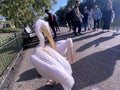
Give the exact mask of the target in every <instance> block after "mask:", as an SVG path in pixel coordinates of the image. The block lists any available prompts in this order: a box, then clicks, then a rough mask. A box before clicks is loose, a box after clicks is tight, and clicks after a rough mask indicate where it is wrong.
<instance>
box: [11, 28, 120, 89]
mask: <svg viewBox="0 0 120 90" xmlns="http://www.w3.org/2000/svg"><path fill="white" fill-rule="evenodd" d="M83 33H84V35H81V36H76V37H75V36H74V34H73V33H72V31H71V32H68V29H67V28H61V33H58V35H59V36H58V39H65V38H66V37H72V38H73V41H74V52H75V63H73V64H72V69H73V77H74V79H75V85H74V87H73V89H72V90H120V61H119V60H120V34H115V33H114V32H102V31H87V32H83ZM33 49H34V48H29V49H27V50H24V52H23V57H22V58H23V61H22V63H21V66H20V69H19V71H18V73H17V74H16V76H15V79H14V81H13V83H12V86H13V89H12V90H63V89H62V87H61V85H59V84H58V85H56V86H54V87H45V83H46V78H45V77H42V76H38V74H37V72H36V71H35V69H34V67H33V66H32V64H31V62H30V60H29V56H30V55H31V53H32V51H33Z"/></svg>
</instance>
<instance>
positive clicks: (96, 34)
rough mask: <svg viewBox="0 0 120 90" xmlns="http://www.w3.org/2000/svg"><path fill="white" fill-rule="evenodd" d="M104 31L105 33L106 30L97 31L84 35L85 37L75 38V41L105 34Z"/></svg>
mask: <svg viewBox="0 0 120 90" xmlns="http://www.w3.org/2000/svg"><path fill="white" fill-rule="evenodd" d="M89 33H92V32H89ZM103 33H104V32H98V33H95V34H92V35H87V36H83V37H80V38H77V39H74V40H73V42H77V41H80V40H84V39H88V38H92V37H95V36H98V35H100V34H103Z"/></svg>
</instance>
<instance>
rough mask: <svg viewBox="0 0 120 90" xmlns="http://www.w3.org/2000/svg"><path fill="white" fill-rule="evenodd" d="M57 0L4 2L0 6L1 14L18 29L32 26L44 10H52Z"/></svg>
mask: <svg viewBox="0 0 120 90" xmlns="http://www.w3.org/2000/svg"><path fill="white" fill-rule="evenodd" d="M51 3H56V0H52V1H50V0H3V1H2V2H1V5H0V14H1V15H2V16H5V17H6V20H7V21H11V22H13V23H14V24H15V26H16V27H24V26H25V25H26V24H31V23H32V22H33V21H34V20H35V19H36V18H37V17H38V16H40V15H43V14H44V12H43V9H44V8H49V9H50V8H51Z"/></svg>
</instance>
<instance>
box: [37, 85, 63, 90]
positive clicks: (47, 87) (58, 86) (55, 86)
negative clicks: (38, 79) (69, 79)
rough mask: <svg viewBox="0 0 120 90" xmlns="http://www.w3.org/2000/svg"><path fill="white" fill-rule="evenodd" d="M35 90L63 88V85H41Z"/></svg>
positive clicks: (57, 89) (60, 89)
mask: <svg viewBox="0 0 120 90" xmlns="http://www.w3.org/2000/svg"><path fill="white" fill-rule="evenodd" d="M36 90H64V89H63V87H62V86H61V85H60V84H57V85H54V86H43V87H40V88H38V89H36Z"/></svg>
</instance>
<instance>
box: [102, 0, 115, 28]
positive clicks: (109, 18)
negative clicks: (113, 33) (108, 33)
mask: <svg viewBox="0 0 120 90" xmlns="http://www.w3.org/2000/svg"><path fill="white" fill-rule="evenodd" d="M106 6H107V7H106V8H105V9H104V11H103V23H104V24H103V30H109V29H110V24H111V22H113V19H114V16H115V15H114V11H113V9H112V1H111V0H109V1H108V3H107V5H106Z"/></svg>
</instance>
